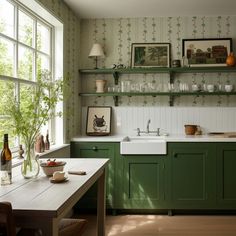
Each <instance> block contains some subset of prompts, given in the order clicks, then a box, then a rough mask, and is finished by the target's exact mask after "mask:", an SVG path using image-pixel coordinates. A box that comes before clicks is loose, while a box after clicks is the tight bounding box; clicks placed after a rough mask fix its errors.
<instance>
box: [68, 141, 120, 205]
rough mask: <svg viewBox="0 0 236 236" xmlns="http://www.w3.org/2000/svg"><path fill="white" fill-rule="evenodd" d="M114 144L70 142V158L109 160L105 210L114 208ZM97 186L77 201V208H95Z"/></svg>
mask: <svg viewBox="0 0 236 236" xmlns="http://www.w3.org/2000/svg"><path fill="white" fill-rule="evenodd" d="M115 145H117V144H115V143H110V142H109V143H103V142H80V143H79V142H71V157H72V158H109V159H110V162H109V164H108V166H107V168H106V203H107V208H113V207H114V196H115V194H114V178H115V177H114V176H115V173H114V172H115V159H114V150H115ZM96 204H97V185H96V184H95V185H94V186H93V188H91V190H89V191H88V192H87V193H86V194H85V196H84V197H83V198H82V199H81V200H80V201H79V204H78V206H77V207H81V208H96Z"/></svg>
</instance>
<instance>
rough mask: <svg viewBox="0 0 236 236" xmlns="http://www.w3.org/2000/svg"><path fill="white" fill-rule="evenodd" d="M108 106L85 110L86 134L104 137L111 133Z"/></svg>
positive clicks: (110, 111)
mask: <svg viewBox="0 0 236 236" xmlns="http://www.w3.org/2000/svg"><path fill="white" fill-rule="evenodd" d="M111 115H112V107H110V106H89V107H88V108H87V122H86V134H87V135H89V136H105V135H109V134H110V133H111Z"/></svg>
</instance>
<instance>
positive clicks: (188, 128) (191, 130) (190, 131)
mask: <svg viewBox="0 0 236 236" xmlns="http://www.w3.org/2000/svg"><path fill="white" fill-rule="evenodd" d="M184 127H185V134H186V135H194V134H195V133H196V131H197V125H185V126H184Z"/></svg>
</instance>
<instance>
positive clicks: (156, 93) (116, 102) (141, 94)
mask: <svg viewBox="0 0 236 236" xmlns="http://www.w3.org/2000/svg"><path fill="white" fill-rule="evenodd" d="M79 95H80V96H82V97H86V96H97V97H106V96H112V97H113V99H114V103H115V106H118V97H121V96H128V97H133V96H152V97H156V96H169V97H170V100H169V104H170V106H173V101H174V97H176V96H221V95H224V96H225V95H226V96H230V95H236V92H151V93H148V92H142V93H132V92H130V93H121V92H120V93H119V92H116V93H80V94H79Z"/></svg>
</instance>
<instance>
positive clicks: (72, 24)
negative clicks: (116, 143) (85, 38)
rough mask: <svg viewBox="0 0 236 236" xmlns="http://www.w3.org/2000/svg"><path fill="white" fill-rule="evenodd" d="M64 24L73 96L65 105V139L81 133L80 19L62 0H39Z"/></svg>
mask: <svg viewBox="0 0 236 236" xmlns="http://www.w3.org/2000/svg"><path fill="white" fill-rule="evenodd" d="M39 1H40V2H41V3H42V4H43V5H44V6H45V8H47V9H49V10H50V12H52V13H53V14H54V15H55V16H56V17H58V18H59V19H60V20H61V21H62V22H63V24H64V63H63V64H64V68H63V69H64V75H69V76H70V77H71V84H70V86H71V96H70V99H69V101H68V102H67V103H66V105H65V111H64V115H65V116H66V117H65V120H66V122H65V124H66V127H65V130H66V134H65V136H66V137H65V141H66V142H69V141H70V139H71V138H72V137H73V136H75V135H76V134H78V133H79V123H80V120H79V119H80V116H79V99H78V96H77V94H78V69H79V57H78V55H79V54H80V49H79V32H80V21H79V19H78V18H77V16H76V15H75V14H74V13H73V12H72V10H71V9H70V8H69V7H68V6H67V5H66V4H65V3H64V2H63V1H61V0H39Z"/></svg>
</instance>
